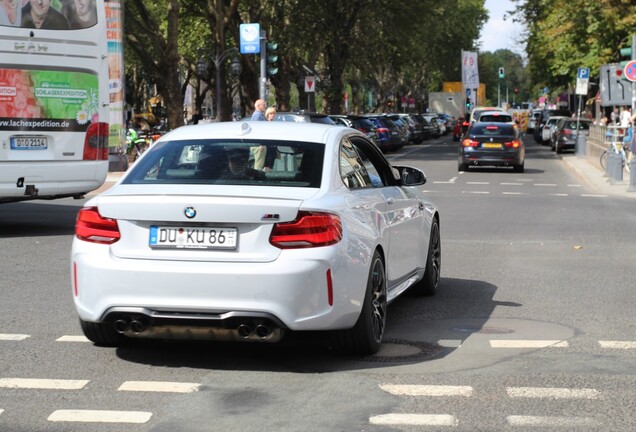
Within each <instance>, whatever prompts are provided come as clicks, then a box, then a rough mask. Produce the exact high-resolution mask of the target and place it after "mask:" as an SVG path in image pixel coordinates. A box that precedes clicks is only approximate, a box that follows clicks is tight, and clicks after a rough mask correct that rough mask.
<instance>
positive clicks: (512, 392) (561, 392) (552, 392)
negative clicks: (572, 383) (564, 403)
mask: <svg viewBox="0 0 636 432" xmlns="http://www.w3.org/2000/svg"><path fill="white" fill-rule="evenodd" d="M506 392H508V396H509V397H511V398H514V397H517V398H535V399H542V398H546V399H597V398H598V395H599V392H598V390H596V389H570V388H549V387H545V388H544V387H507V388H506Z"/></svg>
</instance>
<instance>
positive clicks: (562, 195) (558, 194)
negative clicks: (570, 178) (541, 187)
mask: <svg viewBox="0 0 636 432" xmlns="http://www.w3.org/2000/svg"><path fill="white" fill-rule="evenodd" d="M548 195H550V196H560V197H566V196H568V194H566V193H551V194H548Z"/></svg>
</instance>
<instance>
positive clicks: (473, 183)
mask: <svg viewBox="0 0 636 432" xmlns="http://www.w3.org/2000/svg"><path fill="white" fill-rule="evenodd" d="M466 184H472V185H488V184H490V182H476V181H472V182H471V181H469V182H466Z"/></svg>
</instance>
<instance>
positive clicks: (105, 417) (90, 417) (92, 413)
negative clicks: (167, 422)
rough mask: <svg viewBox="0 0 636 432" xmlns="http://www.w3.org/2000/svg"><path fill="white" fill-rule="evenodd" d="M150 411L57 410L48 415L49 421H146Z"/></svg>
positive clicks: (148, 418)
mask: <svg viewBox="0 0 636 432" xmlns="http://www.w3.org/2000/svg"><path fill="white" fill-rule="evenodd" d="M150 417H152V413H150V412H145V411H107V410H57V411H53V413H51V415H50V416H49V417H48V419H47V420H48V421H51V422H87V423H146V422H148V420H150Z"/></svg>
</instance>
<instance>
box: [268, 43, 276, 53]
mask: <svg viewBox="0 0 636 432" xmlns="http://www.w3.org/2000/svg"><path fill="white" fill-rule="evenodd" d="M277 49H278V42H267V51H276V50H277Z"/></svg>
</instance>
